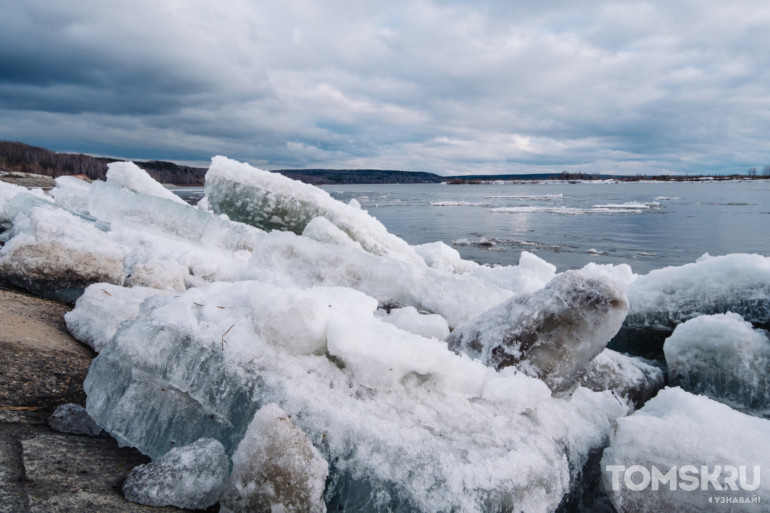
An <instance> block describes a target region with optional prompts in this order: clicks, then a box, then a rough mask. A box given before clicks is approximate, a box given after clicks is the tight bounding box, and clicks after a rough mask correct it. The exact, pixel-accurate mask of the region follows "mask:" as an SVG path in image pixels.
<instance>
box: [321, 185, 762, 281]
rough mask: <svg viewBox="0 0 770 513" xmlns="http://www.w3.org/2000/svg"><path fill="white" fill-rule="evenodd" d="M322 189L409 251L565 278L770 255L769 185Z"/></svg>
mask: <svg viewBox="0 0 770 513" xmlns="http://www.w3.org/2000/svg"><path fill="white" fill-rule="evenodd" d="M323 188H324V189H326V190H327V191H328V192H329V193H330V194H331V195H332V196H334V197H335V198H337V199H339V200H342V201H346V202H347V201H350V199H352V198H355V199H356V200H357V201H358V202H359V203H360V204H361V206H362V208H364V209H366V210H368V211H369V213H370V214H372V215H373V216H375V217H376V218H377V219H379V220H380V221H381V222H382V223H383V224H384V225H385V226H386V227H387V228H388V230H389V231H391V232H393V233H395V234H397V235H399V236H400V237H402V238H404V239H405V240H406V241H407V242H409V243H410V244H422V243H426V242H432V241H436V240H441V241H444V242H446V243H447V244H453V246H454V247H455V249H457V250H458V251H459V252H460V254H461V255H462V256H463V258H467V259H471V260H475V261H477V262H482V263H493V264H505V265H510V264H516V263H517V262H518V260H519V255H520V253H521V251H523V250H525V251H530V252H533V253H535V254H537V255H538V256H540V257H541V258H543V259H545V260H547V261H548V262H551V263H552V264H554V265H556V266H557V268H558V269H559V271H563V270H566V269H572V268H579V267H582V266H584V265H585V264H587V263H588V262H592V261H593V262H597V263H611V264H619V263H627V264H629V265H631V267H632V269H633V270H634V272H636V273H646V272H648V271H650V270H652V269H657V268H660V267H666V266H669V265H683V264H686V263H689V262H693V261H695V260H696V259H697V258H698V257H700V256H701V255H703V254H704V253H709V254H711V255H712V256H716V255H722V254H727V253H744V252H745V253H760V254H763V255H766V256H767V255H770V180H758V181H753V182H677V183H666V182H632V183H564V182H547V183H536V184H515V183H500V184H478V185H445V184H419V185H400V184H399V185H344V186H341V185H330V186H324V187H323ZM480 242H481V244H480Z"/></svg>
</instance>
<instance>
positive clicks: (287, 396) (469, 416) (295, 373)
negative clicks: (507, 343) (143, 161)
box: [85, 282, 627, 513]
mask: <svg viewBox="0 0 770 513" xmlns="http://www.w3.org/2000/svg"><path fill="white" fill-rule="evenodd" d="M299 292H300V291H298V290H296V289H292V288H291V287H287V286H282V287H277V286H265V284H264V283H260V282H238V283H214V284H210V285H206V286H205V287H203V288H193V289H189V290H187V291H186V292H185V293H183V294H182V295H180V297H168V298H161V299H149V300H148V301H147V302H146V303H145V304H144V306H143V307H142V308H143V312H144V313H143V314H142V315H140V316H138V317H136V318H135V319H134V320H133V321H131V322H130V323H126V324H124V325H122V326H121V328H120V329H119V330H118V332H117V333H116V335H115V337H114V338H113V340H112V341H111V342H110V344H109V345H108V346H107V347H106V348H105V349H104V351H103V352H102V353H101V354H100V355H99V356H98V357H97V358H96V359H95V360H94V363H93V365H92V368H91V371H90V372H89V376H88V378H87V380H86V384H85V386H86V391H87V393H88V410H89V412H90V413H91V415H92V416H93V417H94V418H95V419H97V421H98V422H99V423H100V425H103V426H104V427H105V428H106V429H107V430H108V431H109V432H110V433H111V434H113V436H115V437H116V438H117V439H118V440H119V441H121V442H122V443H128V444H131V445H134V446H137V447H138V448H139V449H140V450H142V451H143V452H145V453H147V454H150V455H151V456H153V457H159V456H160V455H162V454H163V453H165V452H167V451H168V450H169V449H170V448H171V447H172V446H178V445H184V444H186V443H190V442H191V441H194V440H195V439H197V438H199V437H204V436H208V437H214V438H216V439H218V440H220V441H221V442H222V444H223V445H224V446H225V449H226V452H227V453H232V452H233V451H234V450H235V448H236V447H237V445H238V443H239V442H240V440H241V439H242V438H243V436H244V433H245V430H246V427H247V426H248V424H249V422H250V420H251V418H252V416H253V414H254V412H255V411H256V409H258V408H259V407H261V406H264V405H265V404H270V403H276V404H279V405H280V407H281V408H282V409H283V410H284V411H285V412H286V413H287V414H288V415H290V416H291V420H292V421H293V422H294V423H295V424H296V425H297V427H299V428H300V429H301V430H302V431H303V432H304V433H305V435H306V436H307V438H308V439H309V440H310V442H311V443H312V444H313V446H314V447H316V449H318V451H319V452H320V453H321V454H322V455H323V457H324V459H326V461H328V462H329V465H330V468H329V472H330V474H329V478H328V480H327V490H326V493H325V496H324V497H325V500H326V503H327V505H328V507H329V509H330V510H335V511H336V510H338V508H341V509H343V510H346V511H373V512H385V511H392V512H407V511H408V512H413V511H452V510H455V511H467V512H472V513H473V512H481V511H490V510H492V511H498V510H502V511H505V510H514V511H519V510H523V511H533V512H543V513H546V512H550V511H553V510H554V509H556V507H557V506H558V505H559V503H560V502H561V501H562V499H563V497H564V496H565V494H567V493H568V492H569V491H570V490H571V489H573V487H574V486H575V484H576V482H577V480H578V479H579V476H580V475H581V469H582V468H583V466H584V465H585V463H586V461H587V460H588V457H589V455H590V454H591V453H592V451H596V450H597V449H599V448H601V447H602V446H603V445H604V444H605V443H606V440H607V437H608V436H609V432H610V429H611V426H612V422H613V419H615V418H616V417H618V416H620V415H623V414H625V412H626V411H627V408H626V407H625V406H624V405H622V404H621V403H620V402H619V401H617V400H616V399H615V398H614V397H613V396H612V395H611V394H610V393H609V392H603V393H595V392H591V391H588V390H586V389H583V388H581V389H578V390H577V391H576V392H575V393H574V394H573V395H572V396H571V397H570V398H569V399H556V398H553V397H551V392H550V390H549V389H548V387H547V386H546V385H545V384H544V383H543V382H542V381H541V380H539V379H535V378H531V377H528V376H526V375H523V374H521V373H518V372H516V371H515V370H513V369H505V370H504V371H503V372H496V371H495V370H493V369H491V368H489V367H486V366H484V365H482V364H481V363H480V362H477V361H473V360H471V359H469V358H468V357H466V356H464V355H457V354H454V353H452V352H450V351H449V350H448V349H447V347H446V344H444V343H442V342H440V341H437V340H431V339H427V338H423V337H420V336H418V335H414V334H410V333H407V332H404V331H401V330H399V329H398V328H397V327H395V326H392V325H389V324H386V323H384V322H383V321H381V320H380V319H378V318H376V317H375V315H374V310H375V308H376V307H377V301H376V300H374V299H373V298H367V297H366V296H364V295H363V294H361V293H359V292H355V291H353V290H350V289H341V288H338V289H329V288H310V289H306V290H303V291H301V292H302V294H304V295H306V296H307V297H310V298H312V299H313V300H314V302H315V304H314V306H313V307H312V308H313V309H314V310H315V311H316V313H317V314H318V315H324V314H322V312H326V314H325V323H323V322H321V323H319V324H315V323H313V324H311V325H310V328H308V329H309V330H310V331H308V332H309V333H321V332H323V326H325V335H324V337H323V338H324V339H325V341H326V348H327V350H326V351H323V348H320V350H314V352H313V353H312V354H307V350H306V349H305V350H302V351H297V350H296V348H297V346H296V344H295V343H293V342H291V339H292V338H294V337H295V334H296V333H293V328H290V329H286V330H280V329H271V330H265V327H266V326H268V325H271V326H273V327H278V326H281V325H284V326H290V325H291V324H292V323H295V322H296V312H292V310H291V309H284V308H276V309H274V310H272V311H271V312H270V314H269V315H267V311H266V310H264V307H265V306H266V305H270V304H276V305H281V304H287V303H286V302H284V300H283V299H282V297H284V296H285V297H286V298H290V297H297V296H296V295H297V294H298V293H299ZM324 301H325V302H326V303H325V307H323V305H324V303H323V302H324ZM150 303H152V304H150ZM151 306H152V308H149V307H151ZM322 307H323V308H322ZM270 317H273V318H272V319H271V318H270ZM303 329H304V328H303ZM316 329H319V330H320V331H318V332H316V331H315V330H316ZM267 333H269V340H268V339H267V338H268V335H267ZM314 336H315V335H314ZM318 340H319V341H320V340H321V338H320V337H319V338H318Z"/></svg>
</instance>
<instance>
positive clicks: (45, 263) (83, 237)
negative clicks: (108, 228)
mask: <svg viewBox="0 0 770 513" xmlns="http://www.w3.org/2000/svg"><path fill="white" fill-rule="evenodd" d="M6 210H7V211H8V210H15V211H17V212H18V213H17V214H16V215H15V216H14V217H13V227H12V228H11V229H10V234H9V235H10V237H9V240H8V242H6V243H5V245H3V246H2V247H1V248H0V275H2V276H3V278H4V279H6V280H8V281H9V282H11V283H12V284H14V285H16V286H19V287H22V288H25V289H28V290H30V291H31V292H34V293H36V294H38V295H41V296H47V297H52V298H54V299H58V300H60V301H74V300H75V299H76V298H77V297H78V296H80V294H82V292H83V289H84V288H85V287H86V286H87V285H88V284H90V283H96V282H108V283H114V284H121V285H122V284H123V281H124V280H125V277H126V276H125V273H124V269H123V260H124V258H125V250H124V249H123V248H122V247H121V246H120V245H119V244H116V243H115V242H114V241H112V240H111V239H110V237H109V236H108V235H107V234H106V233H104V232H103V231H101V230H99V229H98V228H97V227H95V226H94V225H93V224H92V223H89V222H88V221H86V220H84V219H81V218H80V217H78V216H76V215H74V214H72V213H70V212H68V211H65V210H62V209H57V208H55V207H53V206H51V205H50V204H46V203H45V202H43V204H41V203H40V202H39V200H36V199H34V198H31V197H30V196H28V195H24V194H20V195H17V196H15V197H14V198H13V199H12V200H11V201H10V203H9V204H8V206H7V208H6Z"/></svg>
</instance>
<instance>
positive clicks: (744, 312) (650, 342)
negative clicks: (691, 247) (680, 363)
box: [610, 253, 770, 358]
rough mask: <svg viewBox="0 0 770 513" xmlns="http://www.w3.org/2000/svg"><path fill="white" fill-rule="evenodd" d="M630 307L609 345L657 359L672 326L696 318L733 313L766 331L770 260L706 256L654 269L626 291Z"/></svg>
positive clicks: (769, 308) (769, 306)
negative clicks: (675, 265)
mask: <svg viewBox="0 0 770 513" xmlns="http://www.w3.org/2000/svg"><path fill="white" fill-rule="evenodd" d="M626 292H627V293H628V300H629V304H630V309H629V312H628V317H626V322H625V323H624V325H623V328H622V329H621V331H620V333H618V336H617V337H616V339H615V340H613V341H612V344H611V345H610V347H612V348H613V349H617V350H619V351H625V352H629V353H632V354H638V355H642V356H648V357H651V358H661V357H662V352H661V348H662V347H663V341H664V340H665V339H666V337H668V336H669V335H670V334H671V333H672V332H673V330H674V328H675V327H676V326H677V325H678V324H680V323H682V322H684V321H686V320H688V319H692V318H694V317H698V316H699V315H710V314H715V313H726V312H734V313H737V314H739V315H741V316H743V318H744V319H746V320H747V321H749V322H752V323H755V324H760V325H762V326H764V327H770V257H764V256H761V255H755V254H754V255H750V254H740V253H736V254H731V255H725V256H719V257H710V256H708V255H704V256H703V257H701V258H700V259H698V261H697V262H695V263H691V264H686V265H683V266H679V267H666V268H664V269H657V270H655V271H651V272H650V273H648V274H646V275H644V276H640V277H638V278H637V279H635V280H634V281H633V282H631V283H630V284H629V285H628V287H627V288H626Z"/></svg>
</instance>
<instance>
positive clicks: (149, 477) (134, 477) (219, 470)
mask: <svg viewBox="0 0 770 513" xmlns="http://www.w3.org/2000/svg"><path fill="white" fill-rule="evenodd" d="M229 473H230V460H229V459H228V457H227V455H226V454H225V450H224V447H222V444H221V443H219V441H217V440H214V439H213V438H201V439H199V440H197V441H195V442H193V443H191V444H189V445H185V446H183V447H175V448H173V449H171V450H170V451H169V452H167V453H166V454H164V455H163V456H162V457H160V458H158V459H156V460H155V461H152V462H150V463H148V464H146V465H139V466H138V467H134V469H133V470H131V473H130V474H129V475H128V478H126V481H125V482H124V483H123V494H124V495H125V497H126V499H128V500H130V501H131V502H136V503H138V504H145V505H147V506H176V507H178V508H189V509H206V508H208V507H209V506H213V505H214V504H216V503H217V501H218V500H219V496H220V495H222V491H223V490H224V488H225V483H226V481H227V476H228V474H229ZM268 509H269V508H268Z"/></svg>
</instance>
